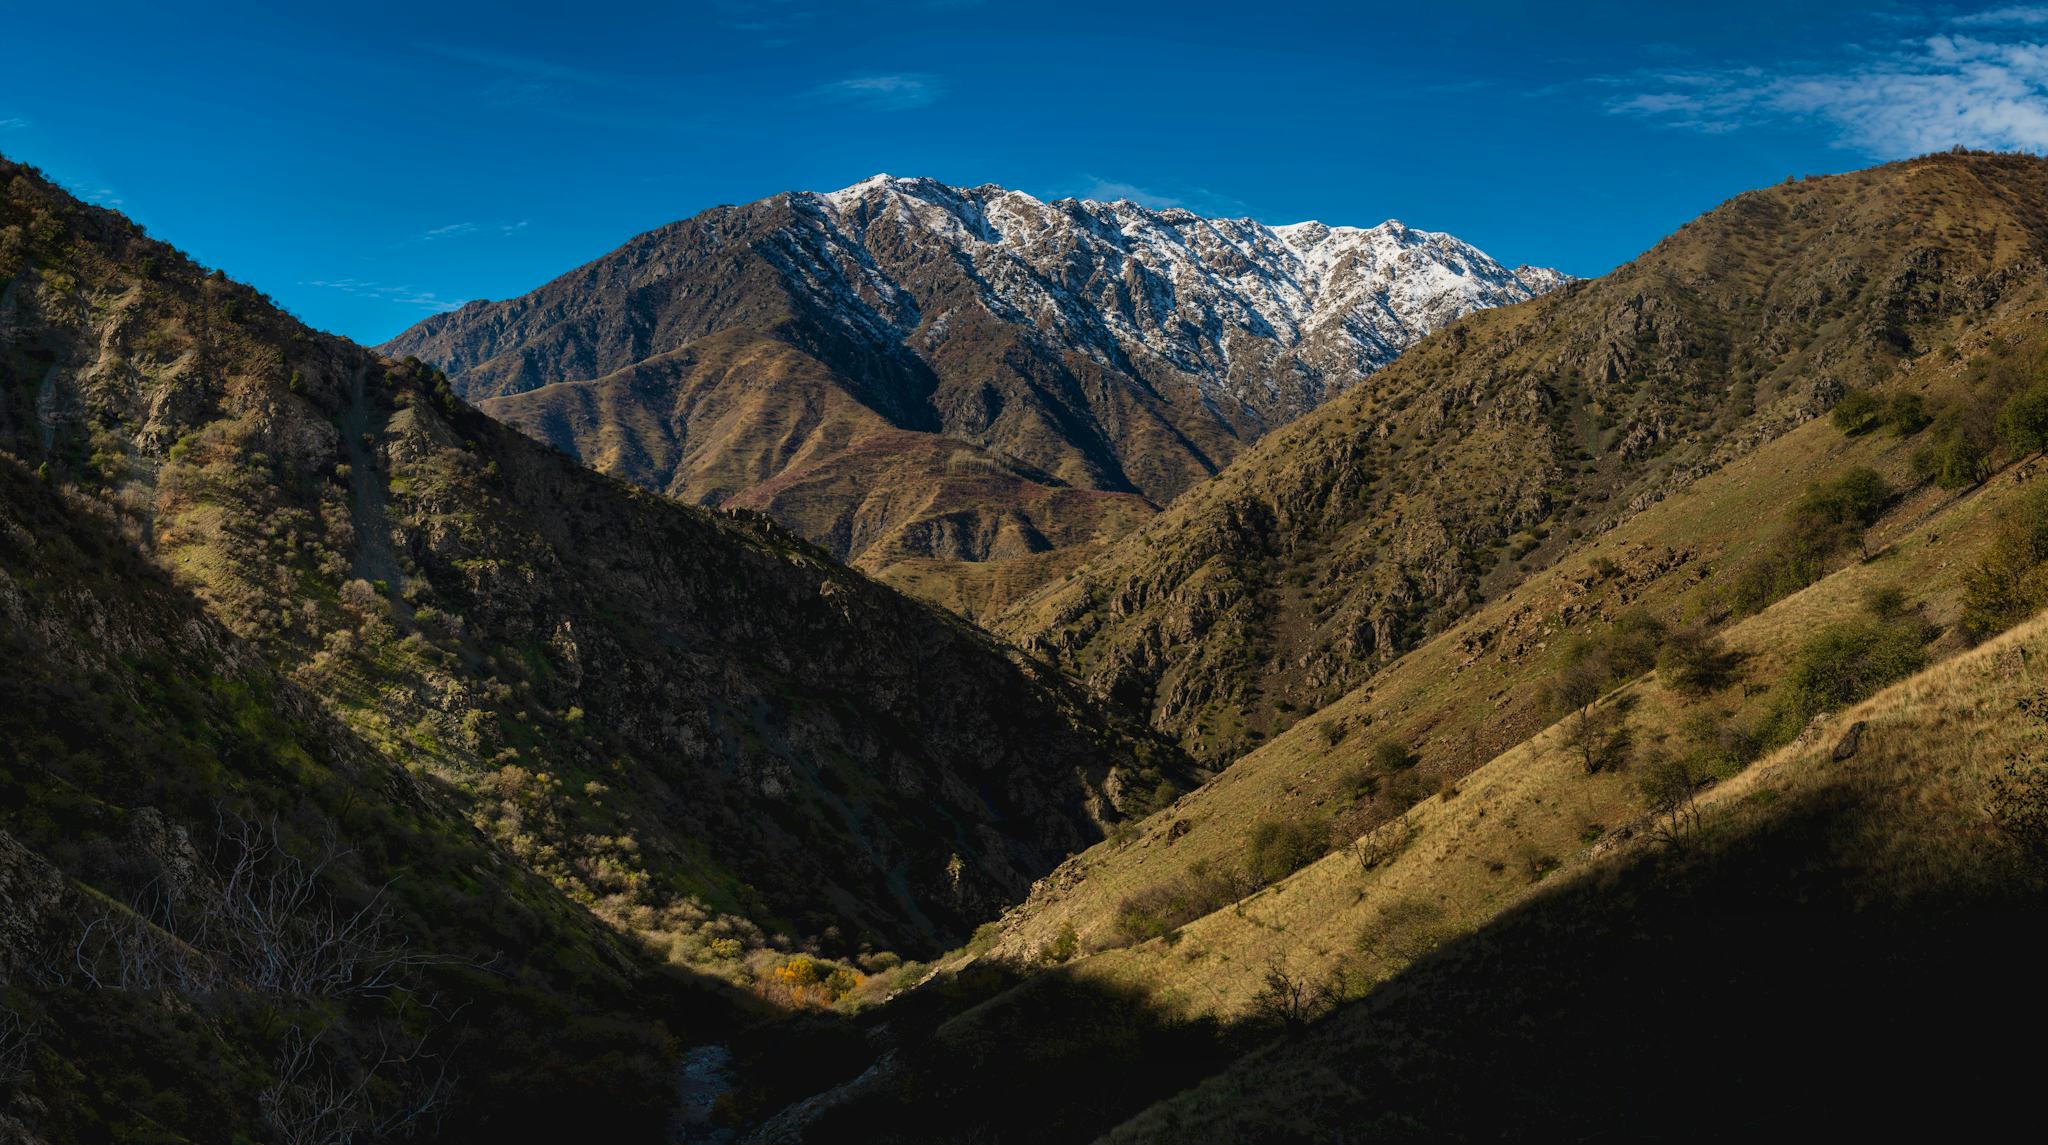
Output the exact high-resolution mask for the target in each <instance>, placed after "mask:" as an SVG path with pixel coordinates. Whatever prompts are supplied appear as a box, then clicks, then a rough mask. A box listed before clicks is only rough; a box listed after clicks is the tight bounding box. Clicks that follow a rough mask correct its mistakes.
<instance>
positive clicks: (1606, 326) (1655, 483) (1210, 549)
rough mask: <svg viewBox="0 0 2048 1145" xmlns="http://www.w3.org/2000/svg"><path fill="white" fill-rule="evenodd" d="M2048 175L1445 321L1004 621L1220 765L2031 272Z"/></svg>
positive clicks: (1730, 241)
mask: <svg viewBox="0 0 2048 1145" xmlns="http://www.w3.org/2000/svg"><path fill="white" fill-rule="evenodd" d="M2044 190H2048V175H2044V173H2043V168H2042V166H2041V165H2040V164H2038V163H2034V162H2030V161H2027V160H2024V159H2022V158H2017V157H1987V156H1953V157H1929V158H1927V159H1924V160H1916V161H1913V162H1909V163H1901V164H1893V165H1890V166H1887V167H1881V168H1876V169H1873V170H1870V171H1865V172H1859V173H1855V174H1850V175H1843V176H1838V177H1831V178H1826V179H1816V180H1806V181H1796V182H1788V183H1785V184H1782V185H1780V186H1777V187H1772V188H1769V189H1765V190H1759V191H1752V192H1748V193H1745V194H1743V195H1740V196H1737V197H1736V198H1735V199H1733V200H1731V201H1730V202H1728V203H1727V204H1725V205H1723V206H1722V207H1720V208H1718V209H1716V210H1715V211H1713V212H1711V213H1709V214H1707V215H1705V216H1703V217H1702V218H1700V219H1698V220H1695V221H1694V222H1692V223H1689V224H1687V225H1686V226H1684V227H1682V228H1681V229H1680V230H1679V231H1678V232H1677V233H1676V234H1674V235H1672V236H1671V237H1670V238H1667V239H1666V240H1664V241H1663V242H1662V243H1659V244H1658V245H1657V246H1656V247H1655V248H1654V249H1652V250H1651V251H1649V252H1648V253H1646V254H1644V255H1643V256H1642V257H1640V258H1638V259H1637V260H1636V261H1634V262H1632V263H1630V264H1628V265H1627V266H1624V267H1622V268H1620V269H1619V270H1617V271H1615V272H1614V273H1613V274H1611V275H1609V276H1607V277H1605V278H1603V279H1600V280H1597V281H1595V282H1590V283H1582V284H1579V283H1575V284H1572V285H1569V286H1567V287H1566V288H1564V289H1562V290H1558V291H1554V292H1552V293H1550V294H1547V295H1545V296H1543V297H1542V298H1540V299H1537V300H1536V301H1534V302H1531V303H1529V304H1527V305H1523V306H1516V307H1510V308H1506V309H1500V310H1491V311H1484V312H1480V313H1477V314H1474V315H1472V316H1470V317H1467V318H1466V319H1464V320H1462V321H1460V322H1458V323H1455V324H1453V325H1452V326H1451V327H1450V328H1449V329H1447V330H1445V331H1443V332H1440V333H1438V334H1436V335H1434V336H1432V337H1430V338H1429V339H1426V340H1425V341H1423V342H1422V343H1420V344H1418V345H1417V346H1415V347H1414V348H1412V349H1411V350H1409V351H1408V353H1407V354H1405V355H1404V356H1403V357H1402V358H1401V359H1400V360H1399V361H1397V362H1395V363H1394V364H1393V365H1392V366H1390V367H1388V368H1387V369H1386V370H1383V371H1381V372H1380V373H1379V374H1377V375H1375V376H1374V379H1373V384H1372V385H1370V386H1362V387H1357V388H1355V389H1352V390H1350V391H1347V392H1346V393H1344V394H1341V395H1339V396H1338V397H1336V398H1334V399H1332V400H1331V401H1330V402H1328V403H1326V404H1325V405H1323V406H1322V407H1320V408H1319V409H1317V410H1316V411H1315V412H1314V413H1312V414H1310V415H1308V416H1305V417H1303V418H1301V419H1300V420H1297V421H1295V422H1293V423H1292V424H1290V425H1288V426H1286V427H1283V428H1282V429H1280V430H1278V431H1276V432H1274V433H1272V434H1270V435H1268V436H1267V437H1265V438H1264V439H1262V440H1261V441H1260V442H1258V443H1257V444H1256V445H1254V446H1253V447H1251V448H1250V449H1249V450H1247V451H1246V453H1245V454H1243V455H1241V456H1240V457H1239V458H1238V460H1237V461H1236V462H1234V463H1233V464H1232V466H1231V467H1230V468H1229V469H1228V470H1226V471H1225V472H1224V473H1223V474H1221V475H1220V476H1219V477H1217V478H1216V479H1215V480H1213V481H1210V482H1207V483H1204V484H1202V485H1200V486H1197V487H1196V488H1194V489H1193V490H1192V491H1190V492H1189V493H1188V494H1187V495H1186V496H1184V497H1183V498H1181V499H1180V500H1179V501H1177V502H1175V503H1174V504H1173V505H1172V506H1171V507H1170V508H1169V509H1168V510H1167V511H1166V512H1164V513H1162V514H1161V515H1160V516H1159V517H1157V518H1155V519H1153V520H1152V521H1151V522H1150V523H1148V524H1147V525H1146V527H1145V528H1143V529H1141V530H1140V531H1139V532H1138V533H1137V534H1135V535H1134V536H1132V537H1130V538H1129V539H1127V540H1126V541H1124V542H1122V543H1120V544H1119V545H1118V546H1117V547H1116V548H1115V550H1114V551H1112V552H1107V553H1104V554H1102V555H1101V556H1099V557H1096V558H1094V559H1093V560H1092V561H1091V562H1090V563H1088V564H1086V565H1084V566H1082V567H1080V568H1078V569H1076V570H1074V571H1073V572H1072V573H1071V574H1069V575H1068V576H1067V577H1066V578H1065V579H1064V580H1063V581H1062V582H1061V583H1058V584H1055V585H1052V586H1050V587H1048V588H1047V589H1046V590H1044V591H1043V592H1042V593H1041V594H1040V595H1039V596H1038V597H1036V598H1035V599H1033V600H1030V601H1028V602H1024V603H1022V604H1020V605H1018V606H1017V607H1016V608H1015V609H1014V610H1013V611H1012V612H1011V614H1010V615H1008V616H1006V617H1003V618H1001V619H1000V620H999V621H997V622H996V623H995V625H994V626H995V627H996V628H997V629H998V630H999V631H1001V632H1004V633H1007V634H1009V635H1010V636H1012V637H1014V638H1015V639H1017V640H1019V641H1021V642H1023V643H1024V644H1025V646H1026V647H1029V648H1032V649H1035V650H1037V651H1038V652H1040V653H1041V654H1045V655H1048V656H1052V657H1054V658H1056V659H1057V661H1058V662H1059V663H1060V664H1062V665H1063V666H1065V667H1067V668H1068V669H1069V670H1070V671H1072V672H1074V673H1075V674H1077V675H1080V676H1082V677H1083V678H1085V679H1086V680H1087V681H1088V682H1089V683H1090V684H1091V686H1093V687H1094V688H1095V689H1096V690H1097V691H1098V692H1099V693H1101V694H1104V695H1110V696H1115V697H1118V698H1119V699H1120V700H1121V701H1122V702H1124V703H1126V704H1128V705H1130V706H1131V707H1132V708H1133V709H1134V710H1138V711H1143V712H1145V713H1146V714H1147V715H1148V716H1149V718H1150V719H1151V720H1152V721H1153V722H1154V723H1155V725H1156V726H1158V727H1160V728H1162V729H1164V730H1165V731H1167V732H1169V733H1170V734H1172V735H1175V736H1177V737H1178V738H1179V739H1180V740H1181V742H1182V743H1183V744H1185V745H1186V746H1187V747H1188V748H1189V749H1190V750H1191V751H1193V752H1195V753H1196V754H1197V755H1198V756H1199V757H1201V758H1204V759H1206V760H1210V761H1214V762H1221V761H1225V760H1228V759H1230V758H1233V757H1235V756H1237V755H1239V754H1241V753H1243V752H1244V751H1245V750H1246V749H1247V748H1249V747H1251V746H1254V745H1256V744H1257V743H1258V742H1260V741H1261V740H1262V739H1264V738H1265V737H1268V736H1271V735H1273V734H1276V733H1277V732H1279V731H1281V730H1283V729H1284V728H1286V727H1287V726H1289V725H1290V724H1291V723H1292V722H1293V721H1294V720H1295V719H1298V718H1300V716H1301V715H1303V714H1305V713H1307V712H1311V711H1314V710H1315V709H1317V708H1320V707H1322V706H1323V705H1324V704H1326V703H1329V702H1330V701H1331V700H1333V699H1335V698H1336V697H1338V696H1341V695H1343V694H1344V693H1346V692H1348V691H1350V690H1351V689H1353V688H1355V687H1357V686H1358V685H1359V684H1361V683H1363V682H1365V681H1367V680H1369V679H1370V678H1371V676H1372V674H1373V673H1374V672H1376V671H1377V670H1379V669H1380V668H1381V667H1383V666H1384V665H1385V664H1386V663H1388V662H1389V661H1390V660H1392V659H1393V658H1395V657H1396V656H1398V655H1400V654H1401V653H1402V652H1404V651H1406V650H1408V649H1410V648H1413V647H1415V646H1416V645H1418V644H1419V643H1421V642H1422V641H1423V640H1425V639H1427V638H1428V637H1429V636H1431V635H1434V634H1435V633H1437V632H1440V631H1442V630H1443V629H1444V628H1445V627H1447V626H1448V625H1449V624H1451V623H1452V622H1453V621H1454V620H1455V619H1456V618H1458V617H1459V616H1462V615H1464V614H1466V613H1469V612H1470V611H1471V610H1472V609H1473V608H1475V607H1477V606H1478V605H1479V604H1480V603H1481V602H1483V601H1485V600H1488V599H1491V598H1493V597H1495V596H1497V595H1499V594H1500V593H1501V592H1504V591H1506V590H1507V589H1508V588H1510V587H1511V586H1512V585H1514V584H1515V583H1516V582H1517V581H1518V580H1519V579H1520V578H1521V577H1522V576H1524V575H1525V574H1526V573H1527V571H1528V570H1530V569H1533V568H1539V567H1542V565H1544V564H1546V563H1548V562H1549V561H1550V560H1553V559H1555V557H1556V555H1557V554H1558V553H1560V552H1563V551H1565V550H1566V549H1568V548H1569V547H1571V546H1572V545H1574V544H1576V543H1577V542H1578V541H1579V540H1580V539H1581V538H1583V537H1585V536H1588V535H1592V534H1597V533H1599V532H1600V531H1602V530H1604V529H1607V528H1610V527H1612V526H1613V525H1614V524H1615V523H1617V522H1619V521H1621V520H1625V519H1626V518H1627V517H1628V516H1629V515H1630V514H1632V513H1635V512H1638V511H1640V510H1641V509H1643V508H1644V507H1645V506H1646V505H1649V504H1652V503H1654V502H1655V501H1656V500H1657V499H1658V498H1660V497H1662V496H1665V495H1666V494H1667V493H1668V492H1669V491H1671V490H1674V489H1677V488H1680V487H1682V486H1683V485H1684V484H1685V483H1687V482H1689V481H1691V480H1693V479H1695V478H1697V477H1698V476H1699V475H1700V474H1702V473H1705V472H1708V471H1711V470H1712V469H1714V468H1715V467H1717V466H1719V465H1721V464H1723V463H1724V462H1726V461H1727V460H1728V459H1730V458H1732V457H1735V456H1740V455H1741V454H1742V453H1744V452H1747V451H1748V450H1750V449H1752V448H1754V447H1755V445H1756V444H1757V443H1759V442H1760V441H1763V440H1767V439H1769V438H1770V437H1772V436H1774V435H1776V434H1778V433H1781V432H1783V431H1784V430H1786V429H1787V428H1789V427H1791V426H1794V425H1797V424H1799V423H1800V422H1801V421H1803V420H1804V419H1806V418H1808V417H1811V416H1812V415H1813V414H1815V413H1816V412H1819V411H1821V410H1824V409H1825V408H1827V405H1828V403H1829V402H1831V401H1832V400H1833V399H1834V397H1835V396H1836V395H1837V394H1839V393H1840V392H1842V389H1843V387H1845V386H1860V385H1866V384H1869V383H1870V382H1871V381H1873V380H1874V379H1877V378H1881V377H1883V376H1885V375H1886V374H1887V373H1888V372H1889V371H1890V370H1891V369H1892V368H1893V366H1894V365H1895V364H1896V363H1897V362H1898V361H1900V360H1901V359H1902V358H1904V357H1907V356H1910V355H1912V354H1916V353H1920V352H1923V351H1925V350H1927V349H1930V348H1932V347H1935V346H1938V345H1940V344H1942V343H1943V342H1944V341H1945V340H1947V339H1948V338H1949V337H1950V336H1951V335H1952V332H1953V329H1954V327H1955V324H1956V323H1958V322H1961V321H1966V320H1968V319H1970V318H1972V317H1973V316H1977V315H1981V314H1983V313H1985V312H1986V311H1987V310H1988V309H1989V308H1990V307H1992V306H1994V305H1995V304H1997V303H1998V302H1999V300H2000V299H2001V298H2003V297H2005V296H2006V295H2007V294H2008V292H2010V291H2012V290H2014V289H2015V288H2016V287H2018V286H2021V285H2023V284H2026V283H2030V282H2033V281H2035V280H2037V279H2038V278H2039V276H2040V274H2041V266H2042V258H2043V255H2044V253H2048V218H2044V216H2043V214H2042V211H2041V209H2040V208H2039V203H2040V202H2041V201H2042V198H2041V196H2042V193H2043V191H2044Z"/></svg>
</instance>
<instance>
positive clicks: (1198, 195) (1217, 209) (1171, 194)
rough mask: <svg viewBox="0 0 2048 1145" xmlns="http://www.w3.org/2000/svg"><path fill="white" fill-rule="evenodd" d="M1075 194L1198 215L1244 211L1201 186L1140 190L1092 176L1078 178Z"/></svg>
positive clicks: (1221, 195) (1240, 204)
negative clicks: (1078, 186) (1120, 200)
mask: <svg viewBox="0 0 2048 1145" xmlns="http://www.w3.org/2000/svg"><path fill="white" fill-rule="evenodd" d="M1076 194H1077V195H1079V197H1081V198H1083V199H1094V200H1096V201H1097V202H1115V201H1116V200H1118V199H1124V200H1127V201H1129V202H1133V203H1136V204H1138V205H1139V206H1141V207H1147V208H1150V209H1151V210H1154V211H1165V210H1171V209H1173V208H1175V207H1179V208H1181V209H1184V210H1189V211H1193V212H1195V213H1196V214H1199V215H1210V216H1217V215H1229V214H1242V213H1243V212H1244V209H1245V205H1244V203H1243V202H1242V201H1240V200H1237V199H1233V198H1231V197H1230V196H1228V195H1224V194H1219V193H1217V192H1215V191H1211V190H1208V189H1207V188H1204V187H1174V188H1161V187H1143V186H1139V185H1138V184H1136V183H1127V182H1124V181H1122V180H1119V179H1103V178H1099V177H1097V176H1094V175H1083V176H1082V177H1081V187H1080V189H1079V190H1078V191H1077V192H1076Z"/></svg>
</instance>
